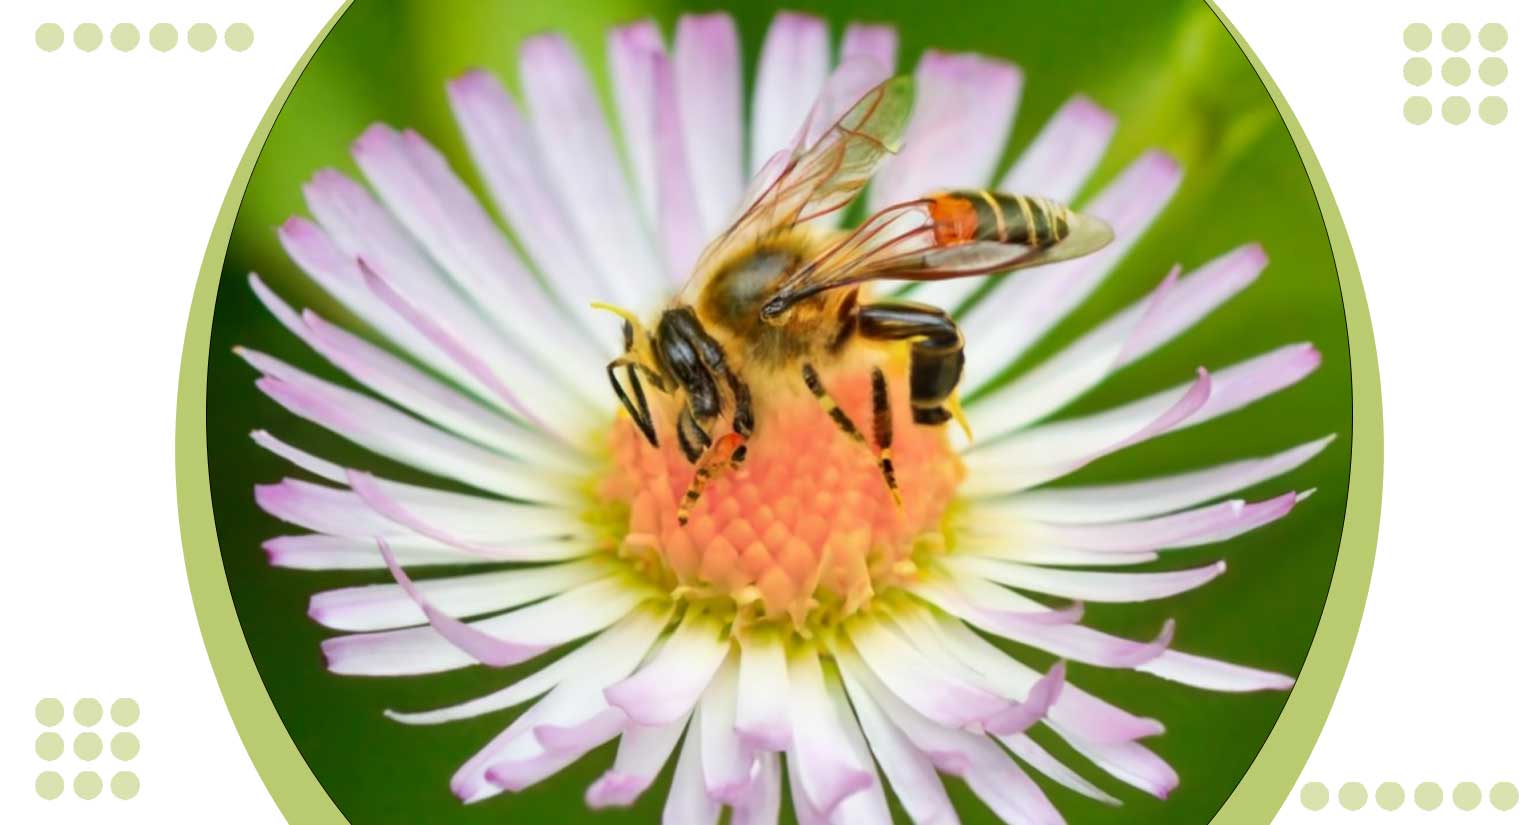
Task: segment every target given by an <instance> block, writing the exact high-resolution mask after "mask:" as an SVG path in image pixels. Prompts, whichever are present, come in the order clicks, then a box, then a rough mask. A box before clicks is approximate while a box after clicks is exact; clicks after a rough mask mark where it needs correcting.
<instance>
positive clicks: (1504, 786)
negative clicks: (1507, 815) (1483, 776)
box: [1488, 782, 1520, 811]
mask: <svg viewBox="0 0 1536 825" xmlns="http://www.w3.org/2000/svg"><path fill="white" fill-rule="evenodd" d="M1519 801H1520V790H1519V789H1518V788H1516V787H1515V786H1514V785H1513V784H1511V783H1509V782H1496V783H1494V786H1493V787H1492V788H1489V789H1488V804H1490V805H1492V806H1493V807H1495V808H1498V809H1499V810H1501V811H1508V810H1510V809H1512V808H1514V807H1515V805H1516V804H1517V803H1519Z"/></svg>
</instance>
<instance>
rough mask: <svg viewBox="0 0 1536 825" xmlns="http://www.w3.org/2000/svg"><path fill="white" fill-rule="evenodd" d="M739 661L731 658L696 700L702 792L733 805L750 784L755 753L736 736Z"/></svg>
mask: <svg viewBox="0 0 1536 825" xmlns="http://www.w3.org/2000/svg"><path fill="white" fill-rule="evenodd" d="M740 670H741V668H740V662H739V661H738V658H737V657H736V656H734V655H733V656H731V657H730V658H729V659H727V660H726V662H725V664H724V665H722V666H721V667H720V669H719V670H717V671H716V672H715V678H714V679H713V680H711V681H710V683H709V687H707V688H705V689H704V695H703V697H701V698H700V700H699V710H698V713H697V714H695V716H694V719H695V724H697V725H698V726H699V736H700V739H701V747H702V750H703V760H702V762H703V766H704V792H705V793H706V794H707V795H708V796H709V798H710V799H712V800H714V801H716V802H719V803H721V804H725V805H732V806H735V805H737V804H739V803H740V802H741V801H742V800H743V799H744V798H745V796H746V793H747V791H748V789H749V788H750V787H751V784H752V764H753V761H754V759H755V756H756V750H755V749H754V748H752V747H751V746H750V745H748V743H747V742H746V741H744V740H743V739H742V738H741V736H740V735H738V734H737V733H736V728H735V723H736V697H737V685H738V684H739V682H740Z"/></svg>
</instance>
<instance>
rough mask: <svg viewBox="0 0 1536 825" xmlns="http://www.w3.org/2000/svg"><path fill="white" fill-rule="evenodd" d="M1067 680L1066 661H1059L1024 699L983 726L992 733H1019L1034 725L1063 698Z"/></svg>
mask: <svg viewBox="0 0 1536 825" xmlns="http://www.w3.org/2000/svg"><path fill="white" fill-rule="evenodd" d="M1066 681H1067V664H1066V662H1057V663H1056V664H1054V665H1052V666H1051V669H1050V670H1048V671H1046V674H1045V677H1044V678H1043V679H1041V680H1040V681H1038V682H1035V684H1034V686H1033V687H1031V688H1030V689H1029V694H1028V695H1027V696H1025V697H1024V701H1022V702H1020V703H1018V704H1016V705H1014V706H1013V707H1011V708H1009V709H1008V710H1006V711H1004V712H1002V713H1000V714H998V715H996V716H994V717H992V718H991V719H988V720H987V722H986V724H985V725H983V726H982V728H983V729H984V730H985V731H986V732H987V733H990V734H993V735H1000V734H1017V733H1020V732H1022V731H1025V730H1028V729H1030V728H1032V727H1034V725H1035V723H1036V722H1039V721H1040V720H1041V719H1044V718H1045V715H1046V714H1047V713H1049V712H1050V710H1051V707H1052V706H1053V705H1055V704H1056V700H1057V699H1060V698H1061V692H1062V688H1063V687H1064V686H1065V685H1066Z"/></svg>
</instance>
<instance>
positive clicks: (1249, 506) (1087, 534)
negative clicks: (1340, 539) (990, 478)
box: [973, 492, 1301, 561]
mask: <svg viewBox="0 0 1536 825" xmlns="http://www.w3.org/2000/svg"><path fill="white" fill-rule="evenodd" d="M1300 498H1301V496H1299V495H1297V494H1296V493H1294V492H1292V493H1284V494H1282V495H1279V496H1276V497H1275V498H1272V499H1269V500H1267V501H1258V502H1252V503H1249V502H1245V501H1243V500H1242V499H1233V500H1231V501H1223V502H1218V503H1216V504H1211V505H1207V506H1205V507H1198V508H1195V509H1192V510H1185V511H1183V512H1180V513H1173V514H1170V515H1165V516H1157V517H1155V518H1149V519H1140V520H1136V521H1120V522H1111V523H1107V524H1051V523H1042V522H1038V521H1034V520H1031V519H1028V518H1024V517H1021V516H1018V515H1016V514H1015V512H1014V510H1013V509H1012V507H1011V505H1010V502H1009V500H1008V499H1001V500H998V503H997V505H996V506H991V502H986V503H983V504H978V506H977V507H976V508H975V509H974V510H973V513H974V516H973V517H974V518H976V519H978V521H977V523H976V524H975V525H974V527H973V531H974V534H976V535H996V536H998V537H1004V536H1007V537H1012V538H1013V539H1014V540H1015V541H1016V542H1017V543H1018V544H1020V545H1023V546H1024V551H1023V552H1021V553H1020V554H1019V555H1018V557H1017V559H1015V560H1018V561H1028V560H1029V558H1028V547H1029V546H1031V545H1035V544H1043V545H1045V546H1049V547H1074V548H1080V549H1083V550H1091V551H1096V552H1101V553H1141V552H1145V551H1149V550H1158V549H1162V548H1168V547H1194V546H1198V545H1202V544H1211V543H1213V542H1215V541H1225V540H1227V539H1229V538H1232V537H1233V536H1237V535H1241V534H1243V533H1246V532H1248V531H1249V530H1253V529H1255V528H1258V527H1261V526H1263V525H1265V524H1269V523H1270V522H1273V521H1275V520H1276V519H1279V518H1282V517H1284V516H1285V515H1286V514H1287V513H1289V512H1290V511H1291V509H1292V508H1293V507H1295V505H1296V503H1297V501H1299V500H1300ZM982 555H992V554H990V553H983V554H982Z"/></svg>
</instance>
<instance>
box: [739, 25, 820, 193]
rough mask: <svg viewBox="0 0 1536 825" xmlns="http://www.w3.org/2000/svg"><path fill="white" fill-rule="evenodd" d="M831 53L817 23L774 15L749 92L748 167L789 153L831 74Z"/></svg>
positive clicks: (757, 165) (757, 166)
mask: <svg viewBox="0 0 1536 825" xmlns="http://www.w3.org/2000/svg"><path fill="white" fill-rule="evenodd" d="M831 50H832V45H831V40H830V39H829V35H828V33H827V24H826V22H825V21H823V20H822V19H821V18H818V17H812V16H810V15H807V14H801V13H799V12H779V13H778V14H776V15H775V16H774V18H773V22H772V23H771V24H770V25H769V27H768V34H767V37H766V39H764V41H763V49H762V53H761V54H760V55H759V57H758V63H757V78H756V81H755V82H754V84H753V88H752V168H754V169H759V168H761V167H762V166H763V164H765V163H767V162H768V159H769V158H770V157H771V156H772V155H773V154H774V153H775V152H778V151H780V150H782V149H787V148H789V146H790V142H791V141H792V140H793V139H794V136H795V133H796V130H797V129H799V128H800V126H801V124H802V123H803V122H804V121H805V117H806V113H807V112H809V111H810V110H811V105H812V104H813V103H814V102H815V101H816V96H817V95H818V94H820V92H821V87H822V84H823V82H825V80H826V78H827V74H828V72H830V71H831V59H832V55H831Z"/></svg>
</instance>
